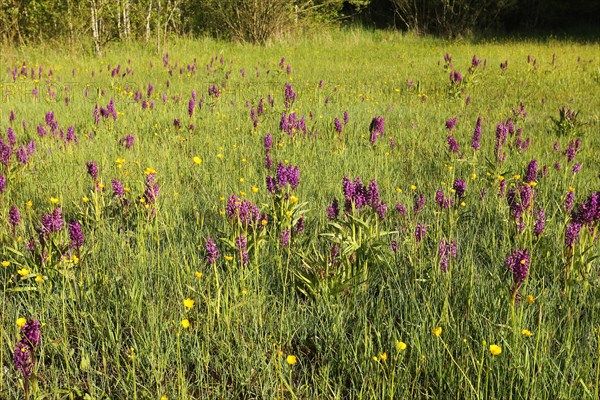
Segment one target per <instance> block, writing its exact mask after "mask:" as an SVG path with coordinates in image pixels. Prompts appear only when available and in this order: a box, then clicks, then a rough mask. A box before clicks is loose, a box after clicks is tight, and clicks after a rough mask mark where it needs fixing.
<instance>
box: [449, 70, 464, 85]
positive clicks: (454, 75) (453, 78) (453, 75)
mask: <svg viewBox="0 0 600 400" xmlns="http://www.w3.org/2000/svg"><path fill="white" fill-rule="evenodd" d="M462 80H463V78H462V75H461V74H460V72H458V71H452V72H450V83H451V84H452V85H457V84H459V83H461V82H462Z"/></svg>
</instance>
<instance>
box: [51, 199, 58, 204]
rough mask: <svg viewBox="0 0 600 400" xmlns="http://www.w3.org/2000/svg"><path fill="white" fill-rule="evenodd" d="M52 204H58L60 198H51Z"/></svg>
mask: <svg viewBox="0 0 600 400" xmlns="http://www.w3.org/2000/svg"><path fill="white" fill-rule="evenodd" d="M50 203H52V204H56V203H58V198H57V197H50Z"/></svg>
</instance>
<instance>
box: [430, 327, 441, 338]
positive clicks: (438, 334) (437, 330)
mask: <svg viewBox="0 0 600 400" xmlns="http://www.w3.org/2000/svg"><path fill="white" fill-rule="evenodd" d="M431 333H433V334H434V335H435V336H440V335H441V334H442V327H441V326H438V327H437V328H435V329H432V330H431Z"/></svg>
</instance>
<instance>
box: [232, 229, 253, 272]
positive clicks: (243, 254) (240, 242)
mask: <svg viewBox="0 0 600 400" xmlns="http://www.w3.org/2000/svg"><path fill="white" fill-rule="evenodd" d="M247 246H248V242H247V241H246V237H245V236H244V235H240V236H239V237H238V238H237V239H235V247H236V248H237V250H238V252H239V256H240V262H241V264H242V265H244V266H246V265H248V264H249V263H250V260H249V258H248V250H247Z"/></svg>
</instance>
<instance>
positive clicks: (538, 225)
mask: <svg viewBox="0 0 600 400" xmlns="http://www.w3.org/2000/svg"><path fill="white" fill-rule="evenodd" d="M545 226H546V214H545V213H544V210H540V212H539V213H538V217H537V220H536V221H535V225H534V226H533V234H534V235H535V236H536V237H540V236H541V234H542V233H544V227H545Z"/></svg>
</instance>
